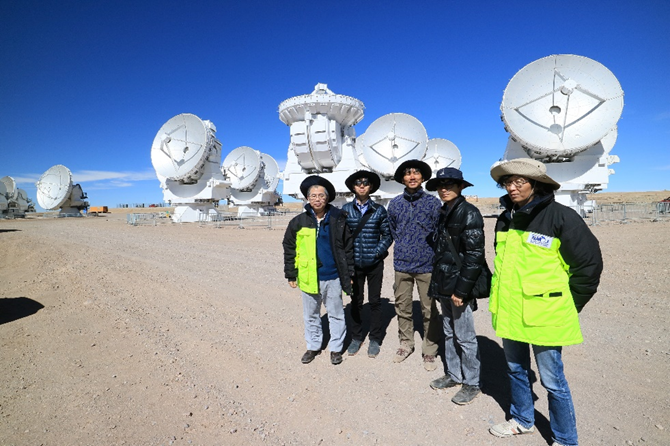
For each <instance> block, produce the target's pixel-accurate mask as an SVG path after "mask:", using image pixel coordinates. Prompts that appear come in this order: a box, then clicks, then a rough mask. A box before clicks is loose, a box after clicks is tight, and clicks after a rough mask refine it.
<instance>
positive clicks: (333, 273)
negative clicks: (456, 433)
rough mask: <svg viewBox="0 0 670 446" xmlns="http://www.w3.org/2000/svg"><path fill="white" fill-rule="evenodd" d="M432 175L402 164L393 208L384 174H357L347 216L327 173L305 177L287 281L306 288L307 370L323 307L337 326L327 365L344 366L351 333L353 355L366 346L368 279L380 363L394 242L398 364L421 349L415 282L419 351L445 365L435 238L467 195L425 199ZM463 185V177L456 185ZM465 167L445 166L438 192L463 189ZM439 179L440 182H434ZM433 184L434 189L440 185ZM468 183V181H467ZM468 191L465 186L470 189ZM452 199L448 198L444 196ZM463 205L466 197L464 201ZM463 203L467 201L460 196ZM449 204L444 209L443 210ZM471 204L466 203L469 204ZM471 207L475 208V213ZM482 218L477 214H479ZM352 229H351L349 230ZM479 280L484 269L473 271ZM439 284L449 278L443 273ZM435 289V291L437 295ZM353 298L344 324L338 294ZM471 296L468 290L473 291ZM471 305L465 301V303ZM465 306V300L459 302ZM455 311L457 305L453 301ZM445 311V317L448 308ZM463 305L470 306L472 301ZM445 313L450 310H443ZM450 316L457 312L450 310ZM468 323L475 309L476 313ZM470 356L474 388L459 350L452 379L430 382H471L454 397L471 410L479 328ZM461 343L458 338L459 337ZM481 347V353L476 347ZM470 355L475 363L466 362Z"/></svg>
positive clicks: (288, 245) (373, 346)
mask: <svg viewBox="0 0 670 446" xmlns="http://www.w3.org/2000/svg"><path fill="white" fill-rule="evenodd" d="M431 175H432V171H431V168H430V166H428V164H426V163H424V162H423V161H419V160H409V161H406V162H404V163H402V164H401V165H400V166H399V167H398V169H397V170H396V172H395V175H394V179H395V180H396V181H397V182H399V183H401V184H403V185H404V186H405V188H404V191H403V193H402V194H400V195H398V196H397V197H395V198H393V199H392V200H391V201H390V203H389V205H388V210H386V209H385V208H384V207H383V206H381V205H380V204H378V203H375V202H374V201H373V200H372V199H371V198H370V196H371V194H374V193H375V192H376V191H377V190H378V189H379V186H380V184H381V180H380V178H379V176H378V175H377V174H376V173H374V172H370V171H366V170H360V171H357V172H355V173H354V174H352V175H351V176H349V177H348V178H347V179H346V180H345V185H346V186H347V188H348V189H349V190H350V191H351V192H353V194H354V196H355V197H354V199H353V200H352V201H350V202H348V203H346V204H345V205H344V206H343V207H342V209H341V210H340V209H338V208H337V207H335V206H332V205H330V202H332V201H333V199H334V198H335V188H334V186H333V185H332V184H331V183H330V182H329V181H328V180H326V179H325V178H323V177H320V176H316V175H313V176H310V177H307V178H306V179H305V180H304V181H303V183H302V184H301V191H302V193H303V195H304V196H305V197H306V198H307V200H308V203H307V205H306V206H305V212H304V213H302V214H300V215H298V216H297V217H295V218H294V219H293V220H291V222H290V223H289V225H288V227H287V230H286V234H285V236H284V242H283V243H284V256H285V259H284V260H285V276H286V278H287V279H288V281H289V284H290V285H291V286H292V287H294V288H295V287H299V288H300V289H301V290H302V298H303V316H304V322H305V340H306V342H307V351H306V352H305V353H304V355H303V356H302V362H303V363H305V364H308V363H310V362H312V361H313V360H314V358H315V357H316V356H317V355H319V354H320V352H321V343H322V340H323V331H322V327H321V319H320V307H321V304H322V303H323V305H324V306H325V307H326V311H327V314H328V322H329V328H330V340H329V344H328V348H329V350H330V360H331V362H332V364H334V365H337V364H340V363H341V362H342V359H343V358H342V353H343V351H344V338H345V336H346V327H347V325H348V326H349V329H350V333H351V342H350V344H349V346H348V348H347V354H348V355H350V356H353V355H356V354H357V353H358V352H359V350H360V348H361V346H362V345H363V342H364V340H365V334H364V330H363V321H362V309H363V302H364V288H365V283H366V282H367V290H368V302H369V307H370V322H369V324H370V330H369V343H368V352H367V353H368V356H369V357H371V358H374V357H376V356H377V355H378V354H379V352H380V349H381V344H382V340H383V338H384V335H385V326H384V321H383V314H382V306H381V288H382V281H383V275H384V259H385V258H386V257H387V256H388V250H389V248H390V246H391V244H392V243H395V244H394V249H393V267H394V270H395V279H394V286H393V289H394V300H395V311H396V316H397V318H398V337H399V347H398V349H397V351H396V353H395V356H394V358H393V361H394V362H396V363H399V362H402V361H404V360H405V359H406V358H407V357H408V356H409V355H410V354H412V352H414V348H415V346H414V321H413V311H412V310H413V292H414V288H415V285H416V288H417V291H418V294H419V303H420V307H421V316H422V321H423V333H424V336H423V343H422V346H421V352H422V358H423V365H424V368H425V369H426V370H428V371H433V370H435V369H437V367H438V358H437V352H438V343H439V340H440V321H439V313H438V310H437V301H438V300H442V299H446V300H448V301H451V297H452V296H451V294H449V295H448V296H447V295H442V294H440V292H443V291H444V284H432V285H431V273H432V271H433V267H434V259H435V254H436V253H435V251H434V247H435V246H436V236H437V234H438V223H439V222H440V219H441V216H442V215H444V214H445V209H448V204H447V203H448V201H449V202H451V201H453V200H454V199H455V198H457V197H461V195H460V190H461V189H462V188H461V189H459V190H458V193H457V194H455V195H454V196H449V197H446V196H445V197H444V198H443V197H442V196H441V198H443V199H442V201H440V199H438V198H436V197H435V196H433V195H431V194H428V193H427V192H426V191H425V190H424V188H423V187H422V185H423V183H424V182H425V181H427V180H428V179H429V178H430V177H431ZM459 178H460V179H459ZM461 180H462V174H461V172H460V171H459V170H457V169H453V168H445V169H441V170H440V171H439V172H438V174H437V176H436V178H434V179H433V180H431V181H433V183H430V185H431V186H435V188H432V190H436V189H437V187H438V186H439V187H441V186H442V183H444V182H445V181H446V182H449V183H450V184H456V183H458V184H465V183H467V182H463V181H461ZM436 181H437V183H435V182H436ZM434 183H435V184H434ZM467 184H468V185H469V184H470V183H467ZM464 187H467V186H464ZM446 198H448V199H449V200H448V201H445V199H446ZM461 198H462V197H461ZM462 201H464V199H462ZM443 202H444V203H445V204H443ZM466 205H468V204H467V203H466ZM472 208H473V209H475V210H476V208H474V206H473V207H472ZM476 212H477V213H478V211H476ZM478 215H479V223H481V224H480V229H481V231H482V232H481V233H482V237H481V239H479V240H481V244H482V246H481V250H480V251H481V256H478V257H477V259H476V260H477V261H478V262H481V263H483V262H484V256H483V252H484V248H483V220H482V219H481V215H480V214H478ZM344 222H346V225H343V223H344ZM475 269H476V271H475V272H476V273H478V271H479V269H477V267H475ZM439 277H443V275H442V276H439ZM431 288H432V289H434V292H433V293H431V292H430V289H431ZM342 291H344V292H345V293H346V294H349V295H350V296H351V307H350V308H351V319H350V321H349V323H348V324H347V323H345V314H344V310H343V302H342V297H341V292H342ZM466 294H467V292H466ZM461 297H462V298H463V299H464V300H467V296H466V295H463V296H461ZM461 305H463V302H461ZM447 307H449V308H450V304H447ZM447 307H444V305H443V313H445V308H447ZM464 308H471V306H470V303H469V302H467V303H466V305H465V306H464ZM445 314H446V313H445ZM449 314H451V310H449ZM470 318H471V312H470ZM444 327H445V334H447V342H448V343H451V344H454V341H455V336H454V330H453V328H452V327H453V321H452V320H451V319H449V318H448V317H446V318H445V319H444ZM469 333H470V334H471V336H470V338H469V339H467V340H466V344H465V346H466V347H467V348H466V349H465V350H463V351H464V353H465V354H466V355H467V356H468V358H467V360H466V361H463V362H464V364H466V365H467V366H468V368H467V370H468V373H467V383H466V382H465V381H463V376H462V374H461V372H460V369H461V367H460V365H459V366H458V369H459V371H458V372H457V371H456V366H455V365H456V364H460V362H461V360H460V356H461V354H459V353H458V352H457V348H456V347H455V345H454V346H448V347H447V349H446V352H447V355H450V354H452V353H453V354H454V355H456V357H455V358H453V359H452V358H448V359H447V364H448V365H449V364H450V363H451V364H452V365H453V368H454V371H453V373H452V374H453V376H452V377H451V378H448V376H446V375H445V377H443V378H440V379H439V380H436V381H434V382H433V383H431V386H433V388H446V387H452V386H455V385H457V384H464V385H463V388H462V389H461V391H460V392H459V393H458V394H457V395H456V396H455V397H454V399H453V401H454V402H455V403H457V404H468V403H470V402H471V401H472V400H473V399H474V398H475V397H476V396H477V394H479V360H478V350H477V342H476V338H475V332H474V323H473V324H472V326H471V329H470V330H469ZM459 340H460V339H459ZM472 347H474V348H472ZM469 356H472V358H469Z"/></svg>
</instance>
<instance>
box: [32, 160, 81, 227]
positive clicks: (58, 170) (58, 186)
mask: <svg viewBox="0 0 670 446" xmlns="http://www.w3.org/2000/svg"><path fill="white" fill-rule="evenodd" d="M35 185H36V186H37V202H38V203H39V205H40V206H41V207H42V208H44V209H46V210H49V211H53V210H56V209H58V208H60V215H61V216H70V215H71V216H79V217H81V213H80V211H81V210H82V209H86V208H87V207H88V202H86V201H83V200H84V199H85V198H87V197H86V195H85V194H84V193H83V192H82V189H81V186H80V185H78V184H73V183H72V173H71V172H70V169H68V168H67V167H65V166H63V165H62V164H57V165H55V166H53V167H50V168H49V169H48V170H47V171H46V172H44V173H43V174H42V176H41V177H40V179H39V180H38V181H37V183H35Z"/></svg>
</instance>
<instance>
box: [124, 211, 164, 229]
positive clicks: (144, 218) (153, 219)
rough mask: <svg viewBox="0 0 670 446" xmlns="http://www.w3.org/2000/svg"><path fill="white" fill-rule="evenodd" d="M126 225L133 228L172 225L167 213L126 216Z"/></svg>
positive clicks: (131, 214)
mask: <svg viewBox="0 0 670 446" xmlns="http://www.w3.org/2000/svg"><path fill="white" fill-rule="evenodd" d="M126 223H128V224H129V225H132V226H141V225H147V226H157V225H159V224H160V225H163V224H167V223H172V220H171V219H170V218H169V215H168V214H167V212H148V213H130V214H126Z"/></svg>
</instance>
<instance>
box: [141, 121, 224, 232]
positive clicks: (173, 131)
mask: <svg viewBox="0 0 670 446" xmlns="http://www.w3.org/2000/svg"><path fill="white" fill-rule="evenodd" d="M220 162H221V142H220V141H219V140H218V139H216V127H215V126H214V124H213V123H212V122H211V121H203V120H201V119H200V118H198V117H197V116H195V115H192V114H190V113H182V114H180V115H177V116H174V117H172V118H170V119H169V120H168V121H167V122H166V123H165V124H163V126H162V127H161V128H160V130H158V133H157V134H156V137H155V138H154V141H153V143H152V145H151V163H152V164H153V166H154V169H155V170H156V176H157V177H158V180H159V181H160V183H161V188H162V189H163V199H164V200H165V201H166V202H168V203H170V204H171V205H173V206H175V210H174V212H173V213H172V220H173V221H175V222H195V221H199V220H202V219H206V218H209V216H210V215H216V214H217V211H216V209H215V206H214V204H215V203H218V202H219V200H222V199H225V198H227V197H228V193H229V189H230V183H229V182H228V181H226V178H225V177H224V176H223V173H222V172H221V167H220V165H219V164H220Z"/></svg>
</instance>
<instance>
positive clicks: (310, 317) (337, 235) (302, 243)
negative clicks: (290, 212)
mask: <svg viewBox="0 0 670 446" xmlns="http://www.w3.org/2000/svg"><path fill="white" fill-rule="evenodd" d="M300 191H301V192H302V194H303V195H304V196H305V198H306V199H307V200H308V203H307V204H306V205H305V212H303V213H302V214H300V215H297V216H295V217H294V218H293V219H292V220H291V221H290V222H289V224H288V227H287V228H286V233H285V234H284V241H283V246H284V276H285V277H286V279H287V280H288V283H289V285H290V286H291V287H292V288H296V287H299V288H300V290H301V291H302V304H303V318H304V322H305V341H306V342H307V351H306V352H305V354H304V355H303V356H302V359H301V361H302V363H303V364H309V363H310V362H312V361H313V360H314V358H315V357H316V356H317V355H318V354H319V353H320V352H321V343H322V340H323V328H322V326H321V315H320V310H321V303H323V305H324V306H325V307H326V311H327V312H328V325H329V328H330V341H329V342H328V348H329V350H330V362H331V363H332V364H333V365H337V364H340V363H341V362H342V350H343V348H344V338H345V335H346V325H345V320H344V305H343V303H342V291H344V292H345V293H347V294H351V291H352V286H351V284H352V277H353V275H354V257H353V243H352V238H351V233H350V232H349V228H348V227H347V217H346V214H345V213H344V212H342V211H341V210H340V209H338V208H337V207H335V206H332V205H331V204H330V203H331V202H332V201H333V200H334V199H335V194H336V193H335V187H333V185H332V184H331V182H330V181H328V180H327V179H325V178H323V177H320V176H317V175H311V176H308V177H307V178H305V180H304V181H303V182H302V183H301V184H300Z"/></svg>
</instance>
